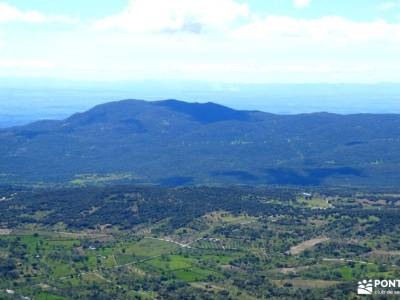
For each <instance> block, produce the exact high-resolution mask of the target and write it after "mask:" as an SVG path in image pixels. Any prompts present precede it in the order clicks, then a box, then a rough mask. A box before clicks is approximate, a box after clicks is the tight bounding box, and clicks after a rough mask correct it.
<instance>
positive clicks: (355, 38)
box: [234, 16, 400, 43]
mask: <svg viewBox="0 0 400 300" xmlns="http://www.w3.org/2000/svg"><path fill="white" fill-rule="evenodd" d="M234 35H235V36H236V37H239V38H255V39H264V40H265V39H271V38H285V39H293V40H296V39H297V40H309V41H321V40H324V41H328V42H329V41H330V42H333V43H338V42H339V43H340V42H342V43H349V42H350V43H357V42H371V41H391V42H396V41H397V42H399V41H400V24H391V23H388V22H386V21H384V20H377V21H374V22H358V21H351V20H348V19H346V18H343V17H337V16H326V17H322V18H318V19H312V20H308V19H297V18H292V17H286V16H268V17H266V18H263V19H257V20H255V21H254V22H251V23H249V24H246V25H244V26H242V27H241V28H239V29H238V30H236V32H235V34H234Z"/></svg>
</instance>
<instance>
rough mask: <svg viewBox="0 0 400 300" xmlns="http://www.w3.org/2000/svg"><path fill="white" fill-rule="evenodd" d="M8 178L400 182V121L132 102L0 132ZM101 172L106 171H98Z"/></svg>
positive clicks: (0, 165)
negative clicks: (84, 176) (87, 177)
mask: <svg viewBox="0 0 400 300" xmlns="http://www.w3.org/2000/svg"><path fill="white" fill-rule="evenodd" d="M0 145H1V146H0V181H2V182H15V181H31V182H32V181H34V182H38V181H42V180H46V181H70V180H74V179H77V177H76V176H77V175H81V177H78V181H79V178H82V174H91V175H86V176H89V177H90V176H92V177H91V178H97V179H98V178H102V177H101V176H103V177H104V176H106V177H107V176H108V177H107V178H111V179H110V180H113V179H121V178H122V179H126V180H130V181H135V182H142V183H162V184H164V185H179V184H187V183H202V184H222V183H244V184H294V185H325V184H333V185H371V184H375V185H388V186H396V185H398V184H399V183H400V175H399V172H398V170H399V167H400V151H399V150H400V115H370V114H358V115H346V116H344V115H336V114H328V113H314V114H302V115H284V116H283V115H273V114H268V113H263V112H257V111H237V110H233V109H230V108H227V107H224V106H220V105H217V104H213V103H207V104H189V103H185V102H180V101H175V100H168V101H160V102H146V101H138V100H125V101H119V102H111V103H108V104H104V105H100V106H97V107H95V108H93V109H91V110H89V111H87V112H84V113H80V114H75V115H73V116H71V117H70V118H68V119H66V120H61V121H41V122H37V123H33V124H30V125H27V126H23V127H16V128H11V129H5V130H2V131H0ZM94 174H96V175H94Z"/></svg>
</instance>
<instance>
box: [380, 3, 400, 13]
mask: <svg viewBox="0 0 400 300" xmlns="http://www.w3.org/2000/svg"><path fill="white" fill-rule="evenodd" d="M399 7H400V2H384V3H382V4H381V5H380V6H379V9H380V10H383V11H388V10H392V9H394V8H399Z"/></svg>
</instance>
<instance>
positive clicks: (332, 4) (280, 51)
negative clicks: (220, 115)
mask: <svg viewBox="0 0 400 300" xmlns="http://www.w3.org/2000/svg"><path fill="white" fill-rule="evenodd" d="M399 53H400V0H392V1H391V0H389V1H385V0H352V1H349V0H334V1H333V0H248V1H244V0H112V1H110V0H84V1H82V0H57V1H54V0H4V1H3V0H0V77H2V78H52V79H69V80H92V81H121V80H127V81H130V80H196V81H214V82H228V83H230V82H232V83H233V82H234V83H318V82H324V83H380V82H395V83H398V82H400V78H399V76H400V75H399V72H398V70H399V69H400V55H399ZM0 80H1V79H0Z"/></svg>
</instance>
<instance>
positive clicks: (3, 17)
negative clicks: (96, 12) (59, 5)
mask: <svg viewBox="0 0 400 300" xmlns="http://www.w3.org/2000/svg"><path fill="white" fill-rule="evenodd" d="M6 22H29V23H44V22H54V23H65V24H76V23H78V22H79V20H78V19H75V18H71V17H67V16H48V15H45V14H42V13H40V12H37V11H22V10H19V9H18V8H16V7H13V6H11V5H8V4H6V3H0V23H6Z"/></svg>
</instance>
